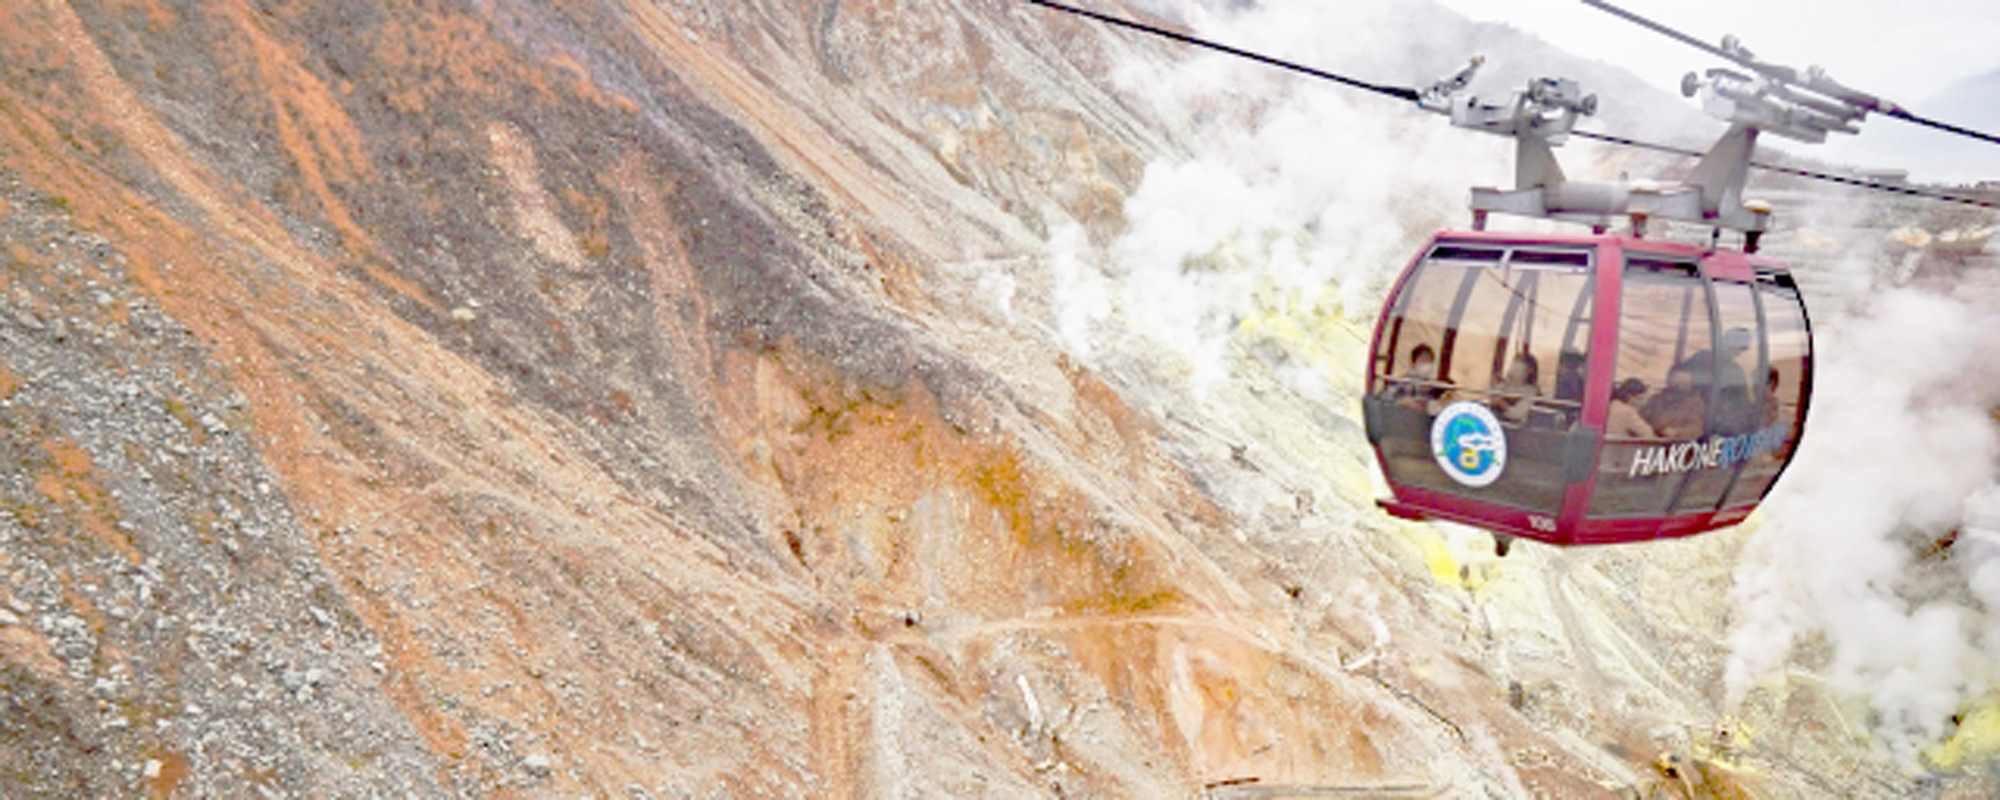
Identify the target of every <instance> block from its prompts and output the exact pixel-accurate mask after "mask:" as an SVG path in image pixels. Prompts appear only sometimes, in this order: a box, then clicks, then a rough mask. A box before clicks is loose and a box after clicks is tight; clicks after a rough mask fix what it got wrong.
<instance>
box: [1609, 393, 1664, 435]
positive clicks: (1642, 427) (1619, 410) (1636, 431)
mask: <svg viewBox="0 0 2000 800" xmlns="http://www.w3.org/2000/svg"><path fill="white" fill-rule="evenodd" d="M1645 394H1646V382H1645V381H1642V380H1639V379H1638V378H1626V379H1625V380H1624V381H1621V382H1620V383H1619V384H1618V385H1617V386H1614V387H1612V389H1611V413H1610V415H1609V416H1607V417H1605V420H1604V435H1605V436H1609V437H1611V438H1613V439H1651V438H1654V437H1656V436H1658V435H1659V434H1658V433H1656V432H1654V430H1653V426H1652V425H1650V424H1648V423H1647V422H1646V418H1645V416H1644V415H1642V414H1640V413H1639V407H1638V406H1636V405H1633V404H1634V403H1637V402H1638V401H1639V398H1640V397H1642V396H1644V395H1645Z"/></svg>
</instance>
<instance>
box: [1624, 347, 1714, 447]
mask: <svg viewBox="0 0 2000 800" xmlns="http://www.w3.org/2000/svg"><path fill="white" fill-rule="evenodd" d="M1639 413H1640V415H1641V416H1643V417H1644V418H1645V420H1646V424H1648V425H1651V426H1653V430H1654V431H1655V432H1656V433H1658V434H1659V435H1660V437H1661V438H1665V439H1692V438H1694V437H1697V436H1700V435H1701V431H1702V426H1703V424H1704V423H1705V421H1706V419H1707V417H1708V400H1707V399H1706V398H1704V397H1703V396H1702V391H1701V390H1700V389H1698V388H1696V387H1695V371H1694V369H1692V368H1690V367H1689V366H1688V365H1687V362H1681V363H1680V364H1679V365H1676V366H1675V367H1674V368H1673V369H1672V370H1670V371H1669V372H1667V388H1665V389H1662V390H1660V393H1659V394H1656V395H1653V399H1651V400H1648V401H1646V405H1645V407H1644V408H1642V409H1640V411H1639Z"/></svg>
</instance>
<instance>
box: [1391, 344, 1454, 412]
mask: <svg viewBox="0 0 2000 800" xmlns="http://www.w3.org/2000/svg"><path fill="white" fill-rule="evenodd" d="M1397 377H1398V378H1399V380H1396V381H1391V382H1390V383H1389V387H1388V388H1387V389H1385V390H1383V396H1384V397H1387V398H1389V399H1390V400H1394V401H1396V404H1397V405H1400V406H1403V407H1404V408H1408V409H1411V410H1414V411H1426V412H1429V413H1433V414H1435V413H1437V406H1438V401H1439V400H1441V399H1443V398H1444V396H1445V392H1446V387H1445V386H1444V385H1441V384H1446V383H1449V382H1448V381H1443V380H1440V379H1439V378H1438V375H1437V351H1436V350H1432V349H1431V346H1430V345H1427V344H1420V345H1417V346H1416V347H1412V348H1410V367H1409V369H1406V370H1404V371H1403V374H1402V375H1399V376H1397Z"/></svg>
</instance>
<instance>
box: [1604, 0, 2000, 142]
mask: <svg viewBox="0 0 2000 800" xmlns="http://www.w3.org/2000/svg"><path fill="white" fill-rule="evenodd" d="M1583 4H1584V5H1587V6H1590V7H1591V8H1595V9H1597V10H1599V11H1603V12H1605V13H1607V14H1610V15H1612V16H1615V17H1617V18H1619V19H1622V20H1625V21H1626V22H1630V23H1632V24H1634V25H1638V26H1639V27H1642V28H1645V29H1646V30H1649V31H1652V32H1654V33H1657V34H1660V35H1661V36H1665V37H1667V38H1669V39H1672V40H1674V41H1676V42H1680V43H1681V44H1684V45H1687V46H1689V47H1692V48H1695V49H1696V50H1700V51H1702V52H1704V53H1707V54H1709V55H1711V56H1715V57H1716V58H1720V59H1722V60H1724V61H1728V62H1730V63H1733V64H1736V65H1737V66H1740V67H1743V68H1744V69H1748V70H1750V71H1752V72H1756V73H1758V74H1761V75H1765V76H1767V77H1771V78H1774V79H1776V80H1780V81H1783V82H1785V83H1787V84H1796V85H1797V88H1800V89H1805V90H1807V91H1811V92H1818V93H1820V94H1823V95H1825V96H1827V97H1830V98H1832V99H1834V100H1836V101H1838V102H1840V103H1842V104H1845V105H1847V106H1849V107H1852V108H1853V109H1855V110H1856V111H1857V112H1859V111H1873V112H1876V113H1879V114H1881V115H1883V116H1885V117H1893V118H1895V119H1900V120H1902V121H1904V122H1909V123H1913V124H1917V125H1922V126H1924V127H1927V128H1932V129H1935V130H1940V131H1944V132H1946V133H1950V134H1955V135H1958V136H1963V137H1966V138H1968V139H1977V140H1979V141H1982V142H1987V143H1989V144H2000V136H1995V135H1993V134H1990V133H1986V132H1984V131H1976V130H1973V129H1971V128H1967V127H1964V126H1960V125H1953V124H1951V123H1949V122H1944V121H1942V120H1936V119H1931V118H1929V117H1925V116H1920V115H1918V114H1916V113H1913V112H1911V111H1910V110H1909V109H1907V108H1904V107H1902V106H1901V105H1898V104H1896V103H1892V102H1889V101H1887V100H1884V99H1882V98H1880V97H1876V96H1875V95H1872V94H1868V93H1866V92H1859V91H1855V90H1854V89H1851V88H1849V87H1846V86H1842V85H1840V84H1839V83H1836V82H1834V81H1833V80H1832V79H1831V78H1828V77H1827V76H1826V73H1824V72H1822V71H1820V70H1819V69H1818V68H1814V69H1809V70H1805V71H1804V73H1803V74H1801V73H1800V72H1799V71H1797V70H1793V69H1791V68H1789V67H1783V66H1779V65H1776V64H1769V63H1765V62H1762V61H1759V60H1757V59H1756V57H1754V56H1752V55H1751V54H1750V51H1748V50H1746V49H1743V47H1742V45H1741V44H1739V43H1737V42H1735V41H1732V40H1731V39H1724V40H1723V44H1722V46H1721V47H1717V46H1715V45H1712V44H1709V43H1707V42H1704V41H1702V40H1700V39H1696V38H1695V37H1693V36H1689V35H1687V34H1685V33H1682V32H1680V31H1677V30H1674V29H1673V28H1670V27H1668V26H1666V25H1663V24H1661V23H1658V22H1655V21H1653V20H1650V19H1647V18H1645V17H1643V16H1640V15H1638V14H1635V13H1632V12H1630V11H1626V10H1625V9H1622V8H1619V7H1618V6H1615V5H1612V4H1611V3H1609V2H1606V0H1583Z"/></svg>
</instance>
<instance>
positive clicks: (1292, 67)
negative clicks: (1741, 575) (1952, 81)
mask: <svg viewBox="0 0 2000 800" xmlns="http://www.w3.org/2000/svg"><path fill="white" fill-rule="evenodd" d="M1027 2H1028V3H1030V4H1032V5H1038V6H1042V7H1044V8H1048V9H1052V10H1055V11H1061V12H1063V13H1066V14H1074V15H1076V16H1079V17H1084V18H1087V19H1091V20H1095V21H1098V22H1102V23H1104V24H1106V25H1111V26H1114V27H1119V28H1125V29H1127V30H1134V31H1139V32H1141V33H1146V34H1151V35H1153V36H1160V37H1163V38H1167V39H1172V40H1174V41H1176V42H1180V43H1182V44H1187V45H1191V46H1194V47H1200V48H1203V49H1207V50H1213V51H1216V52H1218V53H1226V54H1228V55H1232V56H1236V57H1238V58H1244V59H1249V60H1251V61H1255V62H1257V63H1260V64H1265V65H1268V66H1273V67H1277V68H1279V69H1283V70H1288V71H1291V72H1297V73H1300V74H1302V75H1308V76H1311V77H1314V78H1319V79H1321V80H1326V81H1332V82H1334V83H1338V84H1340V85H1342V86H1347V87H1349V88H1354V89H1361V90H1363V91H1368V92H1374V93H1375V94H1379V95H1383V96H1386V97H1393V98H1396V99H1398V100H1405V101H1408V102H1412V103H1414V102H1416V101H1417V100H1418V99H1420V98H1421V97H1422V92H1419V91H1418V90H1416V89H1415V88H1412V87H1408V86H1391V85H1388V84H1381V83H1373V82H1370V81H1364V80H1361V79H1359V78H1351V77H1348V76H1346V75H1340V74H1337V73H1333V72H1328V71H1326V70H1323V69H1315V68H1313V67H1308V66H1305V65H1304V64H1298V63H1294V62H1291V61H1286V60H1283V59H1279V58H1273V57H1271V56H1267V55H1264V54H1261V53H1255V52H1251V51H1249V50H1244V49H1242V48H1237V47H1231V46H1229V45H1226V44H1221V43H1219V42H1212V41H1209V40H1206V39H1202V38H1198V37H1195V36H1190V35H1188V34H1185V33H1180V32H1177V31H1172V30H1168V29H1166V28H1161V27H1158V26H1155V25H1148V24H1146V23H1143V22H1138V21H1135V20H1129V19H1125V18H1122V17H1114V16H1111V15H1109V14H1102V13H1098V12H1096V11H1090V10H1088V9H1083V8H1077V7H1075V6H1071V5H1065V4H1063V3H1057V2H1052V0H1027ZM1585 2H1588V3H1590V5H1592V6H1596V7H1600V8H1604V9H1605V10H1607V11H1610V12H1612V13H1615V14H1619V15H1620V16H1626V17H1628V18H1632V19H1634V21H1636V22H1639V23H1641V24H1645V25H1647V26H1648V27H1656V28H1660V29H1664V32H1667V33H1669V35H1672V36H1674V37H1675V38H1676V39H1680V40H1682V41H1685V42H1688V43H1690V44H1692V45H1694V46H1697V47H1700V48H1702V49H1704V50H1707V51H1711V52H1713V53H1716V54H1719V55H1723V56H1724V57H1727V54H1726V52H1725V51H1723V50H1721V49H1719V48H1715V47H1713V46H1710V45H1707V44H1705V43H1702V42H1701V41H1699V40H1696V39H1693V38H1692V37H1688V36H1686V35H1685V34H1679V33H1676V32H1673V31H1672V29H1670V28H1665V26H1659V25H1657V23H1650V21H1648V20H1645V19H1644V18H1642V17H1637V16H1636V15H1631V14H1629V12H1625V11H1623V10H1621V9H1618V8H1616V7H1614V6H1611V5H1609V4H1608V3H1601V2H1593V0H1585ZM1883 113H1885V114H1889V115H1891V116H1897V117H1898V118H1903V119H1909V120H1910V121H1912V122H1918V123H1920V124H1926V125H1932V126H1934V127H1955V126H1946V125H1945V123H1941V122H1935V121H1932V120H1925V119H1922V118H1920V117H1916V115H1914V114H1910V113H1908V112H1904V111H1901V110H1900V109H1891V110H1886V111H1884V112H1883ZM1959 131H1960V132H1965V133H1968V134H1970V135H1975V136H1980V137H1986V138H1992V137H1987V136H1986V135H1985V134H1980V133H1978V132H1977V131H1963V129H1959ZM1572 135H1575V136H1579V137H1582V138H1585V139H1591V140H1595V141H1599V142H1605V143H1607V144H1615V145H1622V146H1625V147H1635V148H1639V149H1642V150H1652V151H1655V152H1660V153H1671V154H1674V155H1679V156H1689V157H1693V158H1700V157H1701V156H1702V155H1704V154H1703V153H1702V152H1700V151H1698V150H1690V149H1687V148H1684V147H1674V146H1672V145H1664V144H1657V143H1653V142H1646V141H1642V140H1639V139H1633V138H1629V137H1625V136H1615V135H1612V134H1608V133H1592V132H1590V131H1573V132H1572ZM1994 141H1996V142H2000V139H1994ZM1750 165H1751V166H1752V167H1755V168H1757V169H1761V170H1765V171H1768V172H1777V173H1781V174H1785V175H1791V176H1793V177H1799V178H1808V179H1812V180H1818V181H1826V182H1829V183H1838V184H1843V185H1847V186H1853V187H1857V188H1862V189H1871V190H1874V191H1880V192H1889V193H1892V194H1899V195H1904V196H1906V197H1920V198H1925V199H1929V200H1938V201H1942V202H1947V203H1957V204H1960V205H1968V206H1975V207H1978V208H2000V203H1995V202H1993V201H1989V200H1981V199H1978V198H1971V197H1961V196H1957V195H1950V194H1943V193H1939V192H1932V191H1927V190H1924V189H1917V188H1913V187H1909V186H1895V185H1892V184H1887V183H1880V182H1877V181H1870V180H1865V179H1862V178H1851V177H1847V176H1845V175H1836V174H1833V173H1830V172H1817V171H1813V170H1806V169H1797V168H1794V167H1786V166H1780V165H1777V164H1771V163H1766V162H1756V161H1753V162H1751V164H1750Z"/></svg>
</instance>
